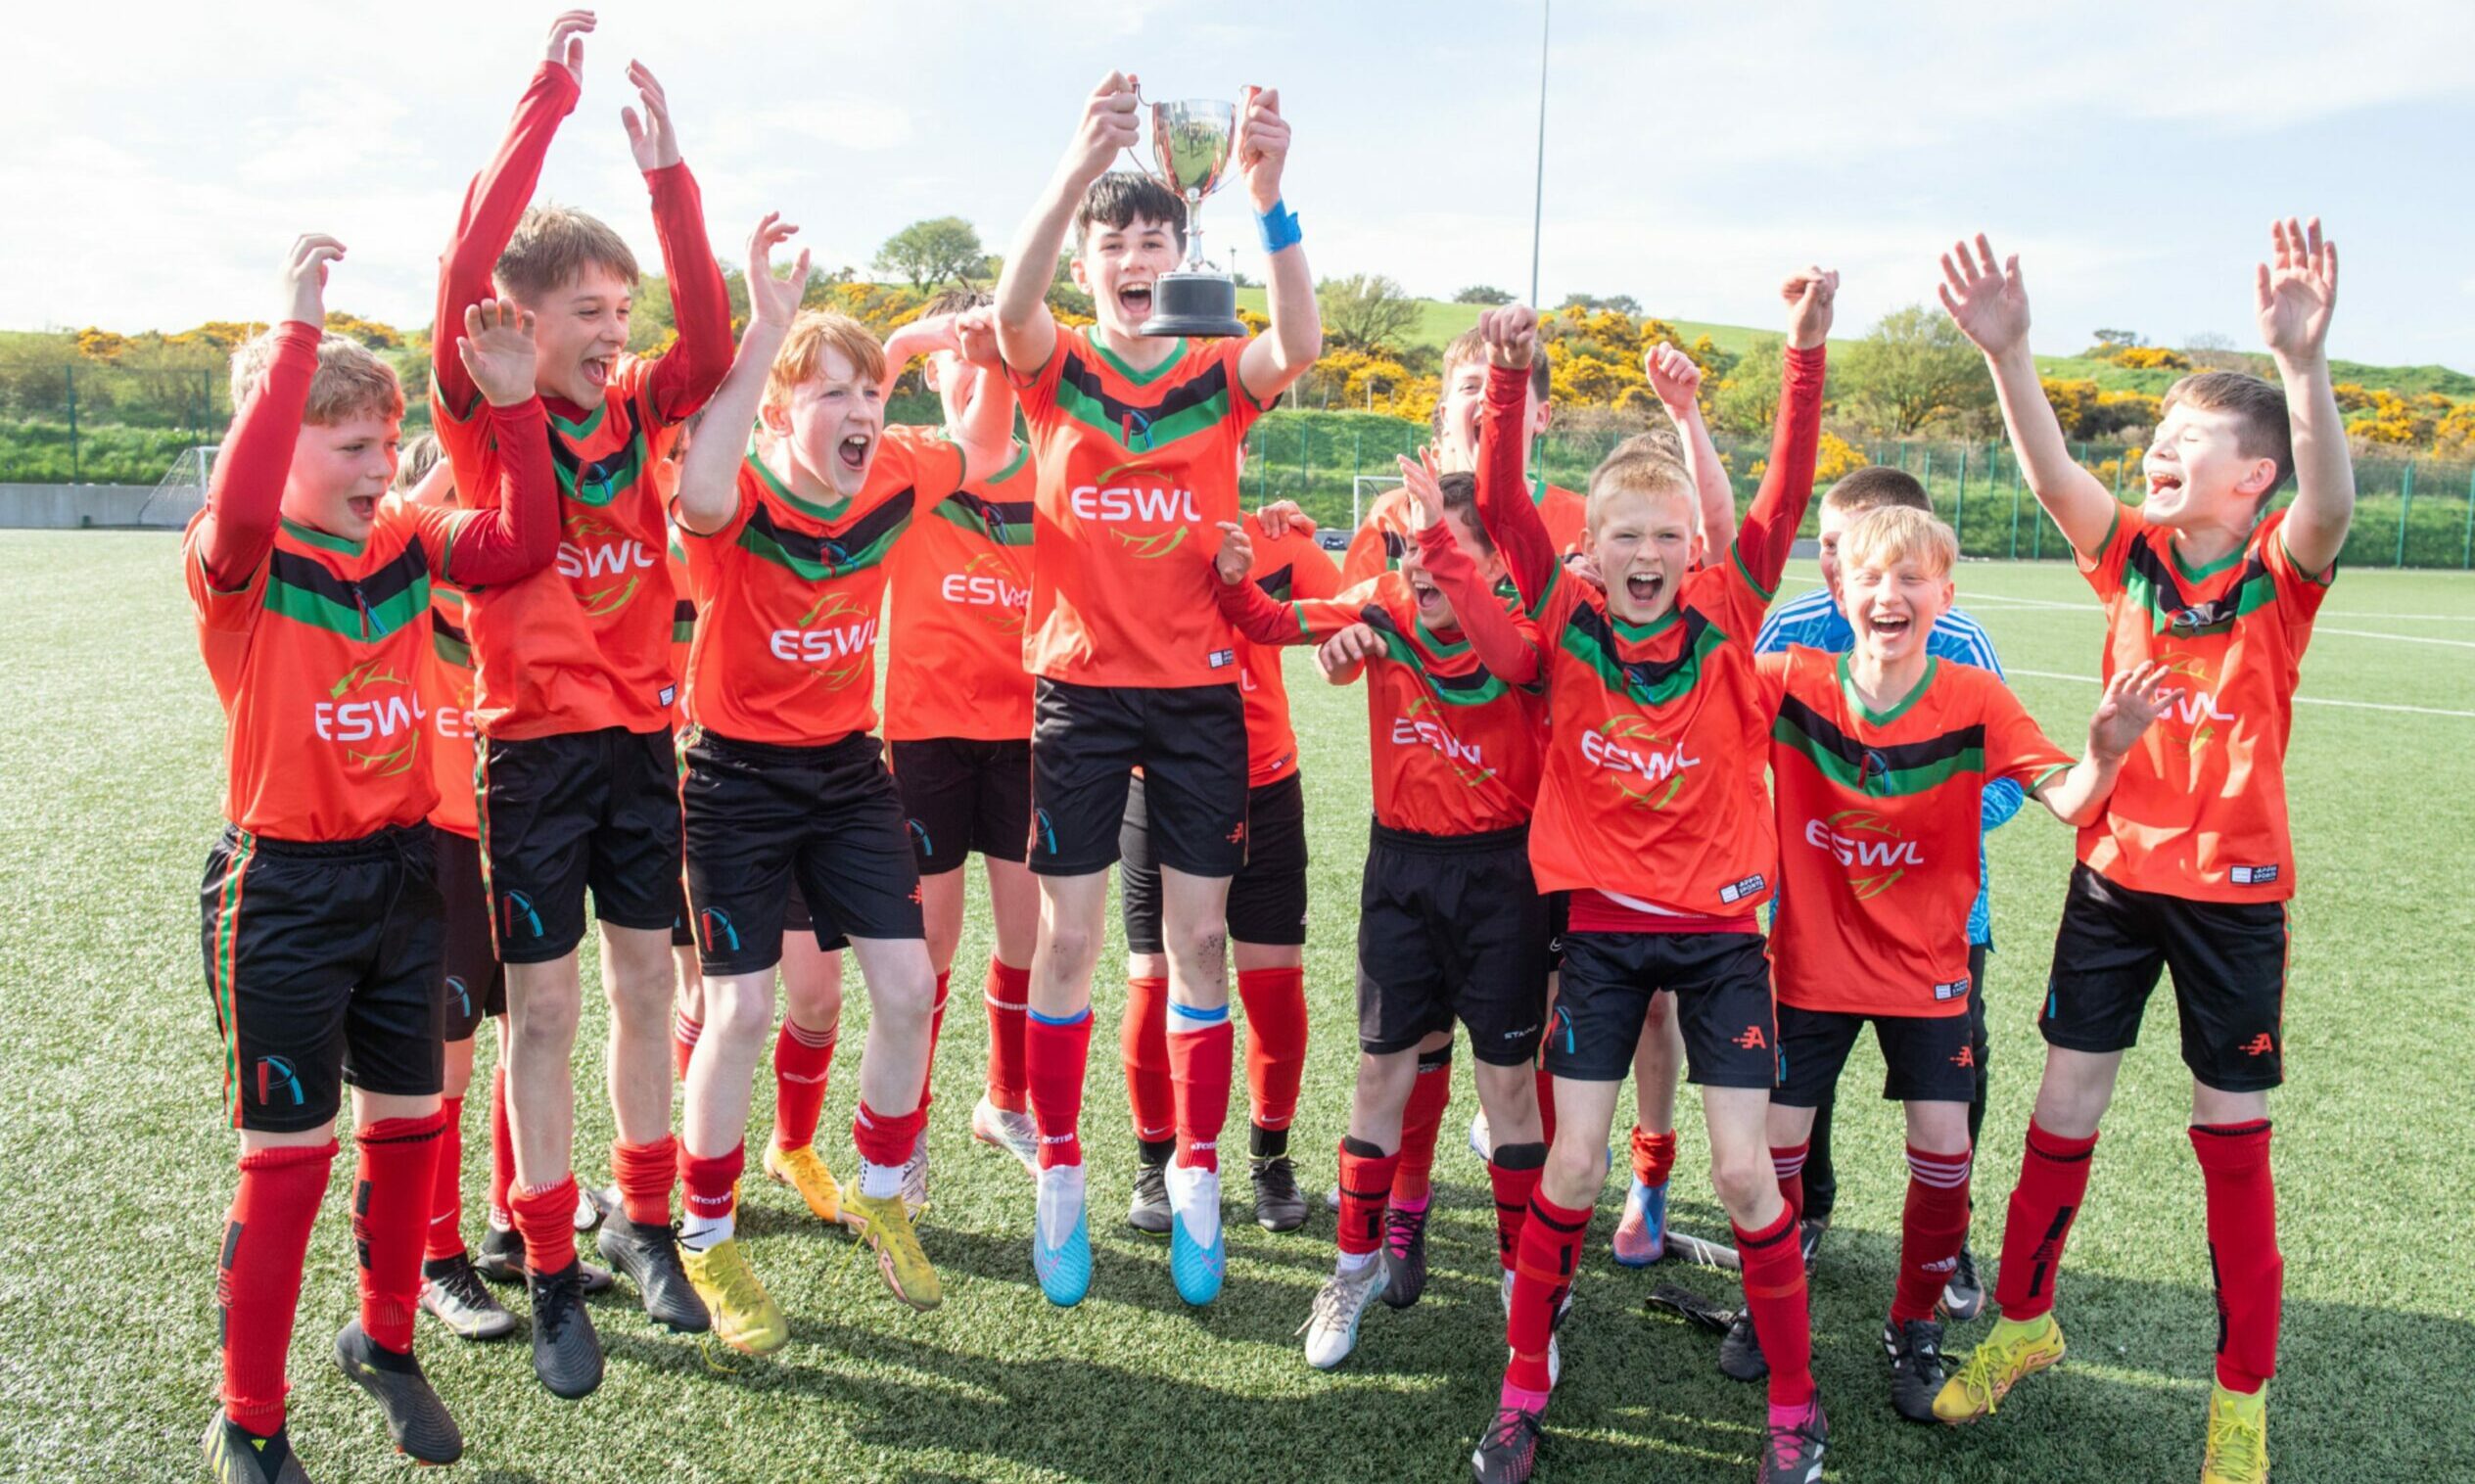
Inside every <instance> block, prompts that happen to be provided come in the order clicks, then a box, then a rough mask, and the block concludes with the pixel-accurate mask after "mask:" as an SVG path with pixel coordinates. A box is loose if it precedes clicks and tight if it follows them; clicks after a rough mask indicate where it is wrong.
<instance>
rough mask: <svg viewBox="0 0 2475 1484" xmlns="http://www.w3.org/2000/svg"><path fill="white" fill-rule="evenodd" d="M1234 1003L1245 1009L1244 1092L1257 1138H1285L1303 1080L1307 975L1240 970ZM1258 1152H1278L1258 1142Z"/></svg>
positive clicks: (1281, 1147)
mask: <svg viewBox="0 0 2475 1484" xmlns="http://www.w3.org/2000/svg"><path fill="white" fill-rule="evenodd" d="M1237 1000H1238V1003H1240V1004H1242V1005H1244V1006H1245V1008H1246V1092H1247V1100H1248V1102H1250V1103H1251V1104H1252V1105H1253V1109H1252V1112H1253V1123H1254V1127H1255V1130H1256V1132H1257V1133H1258V1134H1274V1135H1284V1136H1285V1135H1286V1134H1287V1133H1288V1130H1289V1123H1290V1120H1292V1119H1294V1118H1296V1117H1297V1090H1298V1085H1299V1083H1300V1082H1302V1081H1303V1080H1304V1078H1305V1075H1306V970H1304V969H1302V968H1297V969H1239V970H1238V971H1237ZM1255 1142H1256V1145H1257V1146H1258V1152H1268V1153H1281V1152H1284V1151H1285V1150H1286V1149H1287V1147H1288V1145H1287V1140H1286V1139H1285V1137H1284V1138H1282V1139H1279V1140H1274V1141H1273V1142H1274V1143H1277V1144H1278V1145H1279V1147H1278V1148H1274V1147H1271V1144H1269V1143H1267V1142H1266V1141H1265V1140H1263V1139H1261V1138H1257V1139H1256V1141H1255Z"/></svg>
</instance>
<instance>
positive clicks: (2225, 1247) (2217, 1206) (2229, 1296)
mask: <svg viewBox="0 0 2475 1484" xmlns="http://www.w3.org/2000/svg"><path fill="white" fill-rule="evenodd" d="M2191 1147H2192V1149H2193V1151H2194V1152H2196V1153H2197V1154H2198V1155H2199V1156H2200V1178H2201V1180H2202V1181H2203V1183H2205V1184H2206V1186H2207V1188H2208V1192H2209V1267H2210V1271H2212V1272H2213V1273H2215V1274H2216V1275H2217V1280H2218V1385H2220V1386H2223V1387H2224V1388H2225V1389H2226V1390H2228V1391H2240V1392H2242V1393H2244V1394H2245V1395H2249V1394H2251V1393H2253V1392H2256V1391H2258V1390H2260V1389H2261V1387H2262V1385H2264V1384H2265V1382H2266V1381H2267V1380H2268V1378H2269V1377H2270V1376H2273V1375H2275V1374H2276V1373H2277V1322H2278V1317H2279V1311H2280V1309H2281V1308H2282V1307H2283V1305H2284V1302H2285V1291H2286V1259H2285V1257H2284V1255H2283V1254H2281V1253H2279V1252H2278V1250H2277V1186H2276V1183H2275V1182H2274V1181H2273V1180H2272V1179H2271V1177H2270V1175H2269V1168H2268V1120H2266V1119H2262V1120H2261V1121H2260V1122H2259V1123H2250V1124H2197V1125H2194V1126H2193V1128H2192V1131H2191Z"/></svg>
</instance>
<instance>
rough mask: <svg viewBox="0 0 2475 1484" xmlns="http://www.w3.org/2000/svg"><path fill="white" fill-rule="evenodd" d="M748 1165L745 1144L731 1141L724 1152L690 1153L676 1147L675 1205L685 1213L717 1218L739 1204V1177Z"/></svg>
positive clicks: (705, 1217)
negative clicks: (676, 1193)
mask: <svg viewBox="0 0 2475 1484" xmlns="http://www.w3.org/2000/svg"><path fill="white" fill-rule="evenodd" d="M747 1168H748V1146H747V1144H746V1143H745V1142H741V1143H738V1144H734V1145H732V1146H731V1148H730V1152H728V1153H727V1154H690V1153H688V1152H687V1144H686V1143H685V1141H684V1140H682V1141H681V1142H680V1144H679V1146H678V1188H679V1205H680V1207H681V1208H682V1209H683V1210H684V1211H685V1212H686V1213H687V1214H688V1215H689V1216H701V1217H703V1218H704V1219H705V1220H707V1221H720V1220H722V1219H723V1218H724V1217H725V1216H728V1215H729V1214H730V1213H731V1212H732V1210H734V1209H735V1208H736V1207H737V1206H738V1204H739V1176H740V1174H741V1172H743V1171H745V1170H746V1169H747Z"/></svg>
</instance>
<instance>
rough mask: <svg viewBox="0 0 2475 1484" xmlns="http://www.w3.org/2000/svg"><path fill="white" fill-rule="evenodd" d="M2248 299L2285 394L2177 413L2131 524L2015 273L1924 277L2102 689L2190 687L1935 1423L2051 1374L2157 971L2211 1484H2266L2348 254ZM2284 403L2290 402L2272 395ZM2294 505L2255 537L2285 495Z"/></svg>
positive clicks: (2111, 846) (2280, 269)
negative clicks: (2148, 675) (2304, 723)
mask: <svg viewBox="0 0 2475 1484" xmlns="http://www.w3.org/2000/svg"><path fill="white" fill-rule="evenodd" d="M2269 236H2270V244H2271V248H2272V250H2273V255H2272V260H2271V262H2268V263H2263V264H2261V265H2260V268H2259V271H2258V274H2257V276H2256V279H2255V284H2254V291H2255V300H2256V302H2257V307H2258V309H2259V312H2260V326H2261V338H2262V340H2264V341H2265V342H2266V344H2267V346H2268V350H2269V353H2270V355H2272V356H2273V357H2275V359H2276V362H2277V379H2278V383H2279V386H2271V385H2269V384H2268V383H2265V382H2262V381H2260V380H2258V379H2257V378H2253V377H2247V376H2240V375H2235V374H2232V373H2227V372H2209V373H2205V374H2203V375H2199V376H2191V377H2185V378H2184V379H2183V380H2182V381H2180V382H2177V383H2176V384H2175V385H2174V387H2173V389H2172V390H2171V392H2170V393H2168V394H2167V396H2166V400H2165V404H2164V415H2163V416H2162V417H2161V418H2160V420H2159V422H2158V427H2157V434H2156V437H2155V438H2154V439H2152V440H2151V441H2150V444H2149V448H2148V452H2147V456H2146V459H2145V466H2146V472H2147V475H2148V487H2147V491H2146V495H2145V497H2144V498H2143V499H2142V501H2141V503H2140V505H2139V506H2138V507H2137V508H2136V509H2133V508H2126V507H2125V506H2124V505H2122V504H2120V503H2119V502H2117V501H2116V500H2115V498H2114V497H2113V495H2112V494H2111V493H2110V492H2108V490H2107V488H2106V487H2105V486H2104V485H2102V484H2100V483H2098V482H2097V480H2096V479H2095V478H2094V477H2093V476H2091V475H2090V474H2089V473H2088V472H2087V471H2085V470H2083V469H2081V468H2080V467H2079V466H2078V465H2077V464H2075V463H2073V462H2072V460H2071V453H2070V449H2069V447H2068V445H2067V444H2066V443H2065V442H2064V441H2063V433H2062V427H2061V424H2060V423H2058V422H2057V421H2056V420H2055V417H2054V413H2053V409H2052V408H2051V407H2049V406H2047V405H2046V402H2045V397H2044V393H2043V391H2042V389H2041V388H2040V387H2039V385H2038V383H2037V376H2036V363H2035V361H2034V359H2033V358H2032V357H2031V354H2030V353H2029V341H2028V332H2029V304H2028V290H2027V288H2026V286H2025V284H2024V283H2023V282H2022V280H2021V277H2020V268H2019V259H2018V258H2016V257H2013V258H2010V259H2008V260H2006V261H2002V262H1999V263H1997V262H1996V260H1995V258H1994V255H1993V249H1992V246H1991V245H1990V244H1988V243H1987V242H1986V240H1985V237H1984V236H1982V235H1980V236H1979V237H1978V238H1977V241H1976V244H1975V248H1976V252H1975V254H1974V255H1971V253H1970V251H1969V245H1968V244H1966V243H1961V244H1958V245H1956V246H1955V247H1954V248H1953V250H1952V252H1951V253H1949V254H1946V255H1944V256H1943V258H1942V273H1943V278H1944V280H1945V281H1944V283H1943V285H1942V288H1941V295H1942V303H1943V305H1944V306H1945V307H1946V308H1948V309H1949V310H1950V313H1951V317H1952V318H1953V319H1954V320H1956V321H1957V322H1958V324H1959V327H1960V329H1961V330H1962V331H1964V332H1966V334H1967V336H1968V338H1969V339H1970V340H1972V341H1974V342H1976V343H1977V346H1978V348H1980V349H1982V350H1984V351H1985V360H1986V363H1987V364H1988V365H1990V366H1991V367H1992V368H1993V377H1994V387H1995V390H1996V391H1997V392H1998V393H1999V394H2001V398H2002V415H2003V421H2004V422H2005V424H2007V425H2008V427H2009V429H2010V432H2011V441H2012V444H2013V446H2014V447H2016V448H2018V449H2019V452H2020V462H2021V464H2022V465H2023V466H2024V467H2025V468H2026V469H2027V471H2028V480H2029V488H2030V489H2031V491H2032V492H2034V494H2035V495H2036V498H2037V503H2038V504H2040V505H2042V506H2044V507H2045V513H2046V514H2047V515H2049V516H2051V517H2053V520H2054V524H2055V526H2056V527H2058V528H2059V529H2060V530H2061V531H2062V533H2063V537H2064V539H2066V540H2068V541H2070V542H2071V545H2072V550H2073V552H2074V553H2075V554H2076V556H2077V557H2078V562H2079V567H2080V571H2081V572H2082V573H2084V574H2085V575H2086V576H2087V579H2088V583H2089V585H2090V586H2091V587H2092V588H2094V589H2095V591H2096V593H2097V597H2098V599H2099V601H2101V602H2102V603H2103V604H2104V605H2105V609H2106V650H2105V660H2104V666H2103V671H2102V673H2103V674H2105V675H2106V676H2108V677H2111V676H2113V675H2114V674H2115V673H2116V672H2120V671H2122V670H2125V669H2127V668H2130V667H2133V666H2136V665H2141V664H2145V663H2157V664H2161V665H2164V666H2166V667H2167V668H2168V669H2169V670H2171V672H2173V673H2174V675H2175V677H2176V678H2177V680H2179V681H2180V682H2181V684H2182V686H2183V694H2184V700H2183V702H2182V704H2181V705H2180V706H2179V707H2178V708H2177V709H2176V711H2175V713H2174V715H2172V716H2171V717H2170V718H2168V719H2166V721H2165V722H2164V723H2163V724H2161V725H2159V726H2158V727H2156V728H2155V729H2154V730H2152V731H2151V732H2150V733H2149V735H2148V736H2147V737H2146V738H2144V739H2143V740H2142V742H2141V744H2140V746H2139V747H2138V748H2137V749H2136V750H2134V751H2133V753H2132V754H2131V756H2130V758H2129V759H2128V760H2127V761H2126V762H2125V764H2124V768H2123V779H2122V781H2121V783H2119V784H2118V785H2117V786H2116V788H2115V792H2114V797H2113V798H2112V800H2110V801H2109V802H2108V804H2107V806H2106V810H2105V812H2104V813H2102V814H2101V815H2099V816H2098V818H2097V819H2096V820H2095V821H2094V822H2092V823H2090V824H2088V825H2087V826H2085V827H2084V828H2082V829H2081V830H2080V832H2079V863H2078V866H2077V867H2075V868H2074V870H2073V872H2072V881H2071V892H2070V895H2069V896H2068V898H2066V900H2065V902H2064V904H2063V921H2062V927H2061V929H2060V931H2059V932H2058V933H2057V934H2056V936H2055V942H2054V971H2053V975H2052V978H2051V979H2050V981H2049V982H2048V986H2047V990H2046V997H2045V1013H2044V1015H2043V1016H2042V1017H2041V1018H2040V1019H2039V1020H2038V1022H2037V1025H2038V1029H2039V1030H2041V1031H2043V1032H2044V1034H2045V1042H2046V1053H2045V1076H2044V1081H2043V1084H2042V1085H2041V1086H2040V1087H2039V1088H2038V1090H2037V1097H2036V1114H2035V1117H2034V1118H2033V1119H2032V1120H2031V1123H2030V1125H2029V1135H2028V1149H2027V1152H2026V1154H2025V1155H2024V1156H2023V1159H2022V1162H2021V1171H2020V1183H2019V1185H2018V1187H2017V1188H2015V1189H2014V1190H2013V1191H2012V1192H2011V1209H2010V1216H2009V1219H2008V1221H2007V1222H2006V1224H2005V1226H2004V1229H2003V1238H2002V1267H2001V1269H2000V1271H1999V1274H1998V1279H1999V1281H1998V1283H1997V1285H1996V1287H1995V1290H1994V1301H1995V1303H1996V1304H1998V1305H1999V1306H2000V1307H2001V1310H2002V1319H2001V1321H2000V1322H1998V1323H1997V1324H1995V1325H1994V1328H1993V1331H1992V1332H1991V1333H1990V1334H1988V1335H1987V1336H1986V1337H1985V1341H1984V1343H1982V1344H1981V1345H1979V1346H1978V1348H1977V1351H1976V1353H1975V1354H1974V1355H1972V1356H1970V1357H1969V1359H1968V1362H1967V1364H1966V1365H1964V1366H1962V1367H1961V1368H1960V1369H1959V1371H1958V1373H1957V1374H1955V1375H1953V1376H1952V1377H1951V1379H1950V1383H1949V1384H1948V1385H1946V1386H1944V1387H1943V1388H1942V1394H1941V1395H1940V1396H1939V1397H1938V1399H1937V1400H1936V1401H1935V1404H1934V1410H1935V1413H1936V1414H1937V1415H1938V1416H1940V1417H1941V1418H1942V1419H1943V1420H1945V1421H1949V1422H1965V1421H1968V1420H1971V1419H1972V1418H1975V1417H1979V1416H1983V1415H1985V1414H1987V1413H1990V1412H1992V1411H1993V1410H1994V1408H1995V1407H1996V1406H1997V1405H1999V1404H2000V1403H2001V1401H2002V1399H2003V1397H2004V1396H2005V1395H2006V1394H2008V1393H2009V1391H2010V1390H2011V1388H2012V1387H2013V1386H2014V1385H2016V1384H2018V1382H2019V1381H2020V1380H2021V1379H2022V1378H2024V1377H2026V1376H2029V1375H2031V1374H2033V1373H2034V1372H2036V1371H2038V1370H2041V1369H2043V1368H2046V1367H2048V1366H2051V1365H2052V1364H2054V1362H2056V1361H2058V1360H2060V1359H2061V1358H2062V1355H2063V1336H2062V1329H2061V1327H2060V1326H2059V1325H2057V1324H2056V1323H2055V1322H2054V1316H2053V1312H2052V1311H2053V1306H2054V1280H2055V1276H2056V1273H2057V1270H2058V1269H2059V1268H2060V1266H2061V1262H2062V1255H2063V1244H2064V1242H2065V1241H2066V1240H2067V1239H2068V1238H2069V1237H2070V1235H2071V1226H2072V1220H2073V1218H2074V1217H2076V1216H2077V1215H2078V1212H2079V1208H2080V1206H2081V1204H2082V1202H2083V1200H2084V1198H2085V1196H2086V1193H2087V1188H2088V1168H2089V1163H2090V1157H2091V1155H2092V1154H2093V1153H2094V1151H2095V1149H2096V1144H2097V1125H2098V1122H2099V1120H2100V1119H2101V1118H2102V1117H2103V1116H2104V1113H2105V1108H2106V1104H2107V1102H2108V1101H2109V1100H2110V1099H2111V1098H2112V1096H2113V1093H2114V1082H2115V1077H2116V1074H2117V1072H2118V1071H2119V1070H2120V1069H2121V1067H2122V1064H2123V1053H2124V1052H2125V1051H2126V1050H2128V1049H2129V1048H2130V1046H2131V1045H2132V1043H2133V1042H2134V1041H2135V1040H2136V1039H2137V1037H2138V1035H2139V1026H2140V1016H2141V1012H2142V1010H2143V1008H2144V1007H2145V1006H2146V1004H2147V1002H2148V997H2149V995H2150V993H2151V992H2152V991H2154V990H2155V989H2156V987H2157V977H2158V972H2159V970H2160V969H2161V968H2171V969H2172V970H2173V976H2174V1004H2175V1008H2176V1009H2177V1011H2178V1012H2179V1013H2180V1018H2181V1023H2182V1053H2183V1062H2184V1065H2186V1066H2187V1067H2189V1068H2190V1069H2191V1075H2192V1121H2191V1143H2192V1148H2193V1150H2194V1152H2195V1153H2197V1154H2198V1156H2199V1160H2200V1174H2201V1179H2202V1182H2203V1184H2204V1186H2205V1188H2206V1190H2207V1193H2208V1242H2209V1264H2210V1271H2211V1272H2212V1274H2213V1275H2215V1277H2216V1279H2217V1288H2218V1346H2217V1350H2218V1364H2217V1385H2216V1387H2215V1389H2214V1390H2213V1391H2212V1392H2211V1394H2210V1398H2209V1425H2208V1444H2207V1454H2206V1458H2205V1460H2204V1461H2203V1463H2202V1465H2201V1477H2202V1478H2203V1479H2204V1480H2206V1481H2210V1484H2258V1481H2262V1480H2265V1479H2266V1478H2267V1477H2268V1413H2267V1405H2268V1393H2267V1384H2268V1379H2269V1377H2270V1376H2271V1375H2272V1374H2274V1373H2275V1372H2276V1369H2277V1318H2278V1310H2279V1307H2280V1305H2281V1303H2282V1302H2283V1296H2284V1277H2285V1263H2284V1259H2283V1258H2282V1257H2280V1256H2279V1254H2278V1250H2277V1197H2276V1189H2275V1185H2274V1183H2272V1181H2271V1178H2270V1175H2269V1160H2268V1140H2269V1122H2268V1090H2269V1089H2271V1088H2273V1087H2276V1086H2277V1085H2278V1083H2279V1082H2281V1081H2282V1080H2283V1077H2284V1066H2283V1061H2282V1047H2283V1044H2284V1031H2285V1026H2284V1011H2285V998H2286V951H2287V945H2288V938H2287V922H2286V902H2287V899H2288V898H2290V897H2292V896H2293V895H2294V890H2295V861H2294V847H2293V843H2292V841H2291V840H2290V838H2289V837H2288V834H2287V827H2286V779H2285V763H2286V740H2287V735H2288V733H2289V731H2290V730H2291V729H2292V722H2293V712H2294V695H2295V684H2296V678H2297V670H2298V667H2299V665H2300V663H2301V661H2302V659H2303V652H2304V649H2305V647H2306V646H2307V645H2309V644H2310V643H2311V642H2312V619H2313V616H2314V615H2315V614H2317V613H2318V611H2319V608H2320V602H2321V599H2322V598H2323V597H2324V596H2325V595H2326V594H2327V592H2328V588H2329V582H2330V581H2331V580H2332V579H2334V578H2335V576H2336V574H2337V558H2338V551H2339V548H2340V547H2342V546H2344V545H2345V544H2346V532H2347V527H2348V525H2349V524H2350V523H2351V522H2352V520H2353V519H2354V514H2355V474H2354V467H2353V464H2352V462H2351V461H2350V459H2349V457H2348V453H2347V443H2346V429H2345V425H2344V424H2343V422H2342V421H2341V420H2340V417H2339V413H2338V406H2337V398H2336V396H2335V394H2333V393H2332V391H2331V390H2330V382H2329V360H2328V333H2329V315H2330V311H2331V310H2332V309H2333V308H2334V307H2335V305H2336V302H2337V281H2338V257H2337V247H2336V245H2335V244H2334V243H2330V242H2326V241H2324V240H2322V238H2321V236H2320V223H2319V220H2318V219H2317V218H2314V219H2313V220H2312V222H2311V224H2310V225H2309V226H2308V227H2307V226H2306V225H2305V224H2304V223H2302V222H2300V221H2297V220H2294V219H2292V218H2289V219H2287V220H2285V221H2282V222H2277V223H2274V224H2272V226H2271V227H2270V232H2269ZM2281 388H2282V390H2281ZM2289 475H2292V476H2293V478H2294V480H2295V499H2294V503H2293V504H2292V505H2290V506H2289V507H2287V508H2286V509H2284V510H2281V511H2277V512H2275V513H2268V514H2265V513H2264V512H2266V511H2267V509H2268V502H2269V500H2270V499H2271V498H2272V497H2273V496H2274V495H2275V494H2276V493H2277V490H2278V489H2279V487H2282V486H2283V485H2284V484H2285V482H2286V480H2287V478H2288V476H2289Z"/></svg>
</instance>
